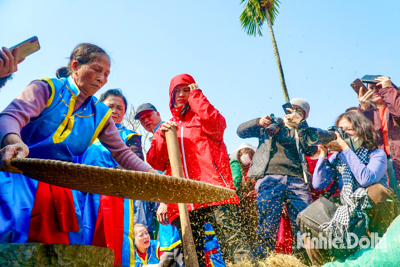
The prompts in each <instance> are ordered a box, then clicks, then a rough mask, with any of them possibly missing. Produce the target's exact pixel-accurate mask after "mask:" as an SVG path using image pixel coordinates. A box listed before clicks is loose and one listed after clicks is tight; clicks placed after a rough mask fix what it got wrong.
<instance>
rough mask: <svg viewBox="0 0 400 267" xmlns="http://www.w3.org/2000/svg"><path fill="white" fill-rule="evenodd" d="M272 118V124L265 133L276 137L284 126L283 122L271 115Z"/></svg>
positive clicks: (266, 128)
mask: <svg viewBox="0 0 400 267" xmlns="http://www.w3.org/2000/svg"><path fill="white" fill-rule="evenodd" d="M270 117H271V124H270V125H269V126H268V127H265V133H266V134H268V135H269V136H274V135H275V134H276V133H277V132H278V131H279V128H280V127H281V126H282V125H283V120H282V119H281V118H277V117H275V115H274V114H271V115H270Z"/></svg>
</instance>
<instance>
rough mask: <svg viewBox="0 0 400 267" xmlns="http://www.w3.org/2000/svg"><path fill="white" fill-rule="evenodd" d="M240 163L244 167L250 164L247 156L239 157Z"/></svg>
mask: <svg viewBox="0 0 400 267" xmlns="http://www.w3.org/2000/svg"><path fill="white" fill-rule="evenodd" d="M240 162H241V163H242V164H243V165H245V166H249V165H250V163H251V158H250V156H249V155H248V154H243V155H242V156H241V157H240Z"/></svg>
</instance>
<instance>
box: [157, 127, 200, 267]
mask: <svg viewBox="0 0 400 267" xmlns="http://www.w3.org/2000/svg"><path fill="white" fill-rule="evenodd" d="M165 139H166V141H167V148H168V155H169V163H170V164H171V170H172V175H173V176H175V177H183V169H182V162H181V152H180V151H179V143H178V136H177V134H176V127H172V128H171V129H170V130H168V131H166V132H165ZM178 207H179V217H180V220H181V230H182V242H183V247H184V250H185V265H186V266H188V267H198V266H199V262H198V259H197V254H196V247H195V245H194V241H193V234H192V228H191V227H190V220H189V212H188V209H187V206H186V203H179V204H178Z"/></svg>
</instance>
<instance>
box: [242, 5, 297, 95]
mask: <svg viewBox="0 0 400 267" xmlns="http://www.w3.org/2000/svg"><path fill="white" fill-rule="evenodd" d="M244 2H246V4H245V8H244V10H243V13H242V14H241V15H240V22H241V23H242V28H243V29H244V30H245V31H246V33H247V34H248V35H253V36H257V34H258V35H260V36H262V32H261V30H262V26H263V24H264V21H265V19H267V22H268V28H269V33H270V35H271V40H272V47H273V48H274V54H275V60H276V64H277V65H278V71H279V78H280V80H281V86H282V91H283V97H284V99H285V101H286V102H289V93H288V91H287V88H286V83H285V76H284V75H283V69H282V64H281V59H280V57H279V52H278V46H277V44H276V41H275V35H274V30H273V29H272V25H273V24H274V21H275V18H276V16H277V14H278V9H277V7H279V0H241V2H240V4H243V3H244Z"/></svg>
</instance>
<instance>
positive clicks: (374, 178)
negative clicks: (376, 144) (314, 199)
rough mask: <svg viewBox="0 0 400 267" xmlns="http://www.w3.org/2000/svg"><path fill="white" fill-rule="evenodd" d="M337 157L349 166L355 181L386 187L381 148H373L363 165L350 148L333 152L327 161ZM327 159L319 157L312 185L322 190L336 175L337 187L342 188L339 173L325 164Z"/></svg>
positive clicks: (384, 156)
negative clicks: (379, 184)
mask: <svg viewBox="0 0 400 267" xmlns="http://www.w3.org/2000/svg"><path fill="white" fill-rule="evenodd" d="M337 157H339V158H340V159H341V160H342V161H344V163H346V165H347V166H349V167H350V170H351V172H352V173H353V175H354V178H355V179H356V180H357V182H358V183H359V184H360V185H361V186H362V187H364V188H366V187H368V186H370V185H373V184H374V183H381V184H382V185H383V186H384V187H386V188H388V185H387V181H386V176H385V174H386V170H387V161H386V160H387V158H386V153H385V151H383V150H382V149H379V148H377V149H374V150H372V151H371V154H370V159H369V163H368V164H367V165H364V163H362V162H361V161H360V159H359V158H358V157H357V155H356V153H354V152H353V150H351V149H350V148H347V149H346V150H344V151H342V152H341V153H334V154H333V155H332V156H331V157H330V158H329V162H331V163H332V162H333V161H334V160H335V159H336V158H337ZM327 162H328V159H327V158H323V157H319V159H318V162H317V166H315V169H314V174H313V181H312V185H313V187H314V188H315V189H317V190H322V189H325V188H327V187H328V185H330V184H331V182H332V181H333V179H335V178H336V177H337V176H338V181H339V188H340V190H342V187H343V180H342V176H341V174H340V173H339V172H338V171H337V170H336V168H332V167H331V166H329V165H328V164H327Z"/></svg>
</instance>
